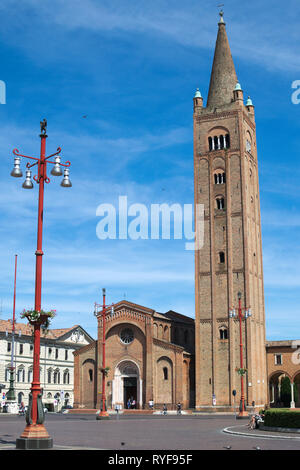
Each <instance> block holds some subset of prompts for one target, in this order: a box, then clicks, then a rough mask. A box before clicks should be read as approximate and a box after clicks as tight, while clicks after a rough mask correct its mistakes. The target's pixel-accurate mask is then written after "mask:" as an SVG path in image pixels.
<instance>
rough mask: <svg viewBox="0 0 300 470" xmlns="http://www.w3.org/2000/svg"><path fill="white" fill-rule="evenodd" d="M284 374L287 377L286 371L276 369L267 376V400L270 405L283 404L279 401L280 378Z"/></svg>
mask: <svg viewBox="0 0 300 470" xmlns="http://www.w3.org/2000/svg"><path fill="white" fill-rule="evenodd" d="M286 376H287V377H289V375H288V374H286V372H284V371H278V372H275V373H274V374H272V375H271V376H270V377H269V401H270V406H271V407H274V408H280V407H282V406H283V405H282V402H281V380H282V379H283V378H284V377H286ZM289 378H290V377H289Z"/></svg>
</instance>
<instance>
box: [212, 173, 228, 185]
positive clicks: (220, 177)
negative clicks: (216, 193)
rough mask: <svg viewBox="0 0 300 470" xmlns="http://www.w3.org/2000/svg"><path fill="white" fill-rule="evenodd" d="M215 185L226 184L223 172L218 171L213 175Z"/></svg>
mask: <svg viewBox="0 0 300 470" xmlns="http://www.w3.org/2000/svg"><path fill="white" fill-rule="evenodd" d="M214 180H215V184H224V183H226V176H225V171H222V170H219V171H217V172H216V173H215V174H214Z"/></svg>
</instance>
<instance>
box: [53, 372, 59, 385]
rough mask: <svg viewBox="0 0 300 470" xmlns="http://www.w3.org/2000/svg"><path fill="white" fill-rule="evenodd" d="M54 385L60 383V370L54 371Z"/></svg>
mask: <svg viewBox="0 0 300 470" xmlns="http://www.w3.org/2000/svg"><path fill="white" fill-rule="evenodd" d="M53 383H55V384H59V383H60V373H59V371H58V370H55V371H54V374H53Z"/></svg>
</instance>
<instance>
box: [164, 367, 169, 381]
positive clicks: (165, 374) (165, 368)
mask: <svg viewBox="0 0 300 470" xmlns="http://www.w3.org/2000/svg"><path fill="white" fill-rule="evenodd" d="M163 373H164V380H168V368H167V367H164V368H163Z"/></svg>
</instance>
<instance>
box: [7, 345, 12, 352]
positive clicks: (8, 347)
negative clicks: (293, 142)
mask: <svg viewBox="0 0 300 470" xmlns="http://www.w3.org/2000/svg"><path fill="white" fill-rule="evenodd" d="M7 352H11V343H7Z"/></svg>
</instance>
